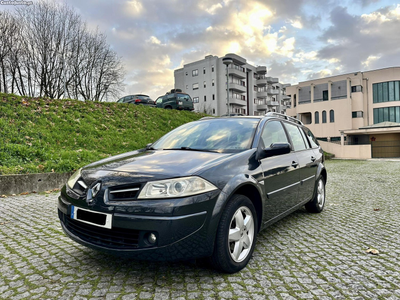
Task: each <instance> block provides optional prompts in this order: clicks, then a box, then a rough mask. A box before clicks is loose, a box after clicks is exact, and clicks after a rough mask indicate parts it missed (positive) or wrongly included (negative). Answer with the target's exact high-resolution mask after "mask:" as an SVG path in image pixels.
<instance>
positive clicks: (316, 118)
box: [314, 111, 319, 124]
mask: <svg viewBox="0 0 400 300" xmlns="http://www.w3.org/2000/svg"><path fill="white" fill-rule="evenodd" d="M314 115H315V116H314V120H315V124H319V112H318V111H316V112H315V114H314Z"/></svg>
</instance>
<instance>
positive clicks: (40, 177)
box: [0, 172, 73, 195]
mask: <svg viewBox="0 0 400 300" xmlns="http://www.w3.org/2000/svg"><path fill="white" fill-rule="evenodd" d="M72 173H73V172H68V173H42V174H17V175H2V176H0V195H13V194H21V193H32V192H36V193H40V192H45V191H48V190H54V189H58V188H61V187H62V186H63V185H64V184H65V183H66V182H67V180H68V178H69V177H70V176H71V175H72Z"/></svg>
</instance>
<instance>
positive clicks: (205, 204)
mask: <svg viewBox="0 0 400 300" xmlns="http://www.w3.org/2000/svg"><path fill="white" fill-rule="evenodd" d="M326 181H327V172H326V169H325V166H324V154H323V151H322V149H321V147H320V146H319V144H318V141H317V140H316V139H315V137H314V135H313V134H312V133H311V131H310V130H309V129H308V128H307V127H305V126H303V124H302V123H301V122H300V121H299V120H297V119H294V118H291V117H288V116H286V115H281V114H277V113H268V114H267V115H266V116H238V117H223V118H213V117H206V118H203V119H201V120H199V121H195V122H191V123H187V124H184V125H182V126H180V127H178V128H176V129H174V130H173V131H171V132H169V133H167V134H166V135H164V136H163V137H161V138H160V139H159V140H158V141H156V142H155V143H153V144H149V145H148V146H147V147H146V148H145V149H141V150H137V151H132V152H128V153H125V154H120V155H117V156H114V157H109V158H106V159H103V160H100V161H98V162H95V163H92V164H90V165H88V166H85V167H83V168H81V169H79V170H78V171H77V172H76V173H75V174H74V175H72V176H71V178H70V179H69V180H68V182H67V184H66V185H65V186H64V187H63V188H62V190H61V195H60V197H59V199H58V215H59V218H60V220H61V225H62V228H63V230H64V231H65V233H66V234H67V235H68V236H69V237H70V238H71V239H73V240H75V241H76V242H78V243H81V244H82V245H85V246H87V247H90V248H93V249H96V250H101V251H107V252H111V253H114V254H116V255H123V254H125V255H130V256H131V257H132V258H136V259H146V260H151V261H155V260H185V259H193V258H202V257H208V258H209V259H210V261H211V263H212V266H213V267H215V268H217V269H218V270H220V271H223V272H227V273H233V272H237V271H240V270H241V269H243V268H244V267H245V266H246V265H247V263H248V262H249V260H250V259H251V257H252V254H253V251H254V247H255V244H256V239H257V234H258V232H259V231H260V230H262V229H264V228H265V227H267V226H269V225H271V224H273V223H275V222H276V221H278V220H280V219H282V218H283V217H285V216H287V215H288V214H290V213H291V212H293V211H295V210H297V209H299V208H301V207H302V206H305V208H306V209H307V210H308V211H309V212H313V213H319V212H321V211H322V210H323V208H324V205H325V184H326ZM313 223H315V219H314V221H313ZM286 225H287V226H286V228H284V230H285V233H284V234H287V232H288V231H290V222H288V223H286ZM315 226H316V227H318V226H317V225H310V224H307V223H306V222H304V228H303V230H305V231H307V230H316V228H314V227H315ZM281 227H282V226H281ZM264 242H266V241H265V240H264ZM265 259H268V257H265Z"/></svg>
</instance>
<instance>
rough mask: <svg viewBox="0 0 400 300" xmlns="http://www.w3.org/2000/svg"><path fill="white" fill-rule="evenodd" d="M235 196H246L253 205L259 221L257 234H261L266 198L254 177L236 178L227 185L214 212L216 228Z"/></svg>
mask: <svg viewBox="0 0 400 300" xmlns="http://www.w3.org/2000/svg"><path fill="white" fill-rule="evenodd" d="M235 194H240V195H244V196H246V197H248V198H249V199H250V201H251V202H252V203H253V205H254V208H255V210H256V213H257V219H258V225H257V227H258V228H257V232H259V231H260V228H261V226H262V223H263V221H262V217H263V207H264V203H265V197H264V196H263V193H262V187H261V186H260V184H259V183H258V182H257V180H256V179H255V178H254V177H252V176H249V175H238V176H235V177H234V178H232V179H231V180H230V181H229V182H228V184H226V185H225V187H224V189H223V190H222V192H221V193H220V196H219V197H218V200H217V203H216V205H215V207H214V210H213V221H214V222H215V224H214V225H215V227H217V226H218V224H219V221H220V218H221V214H222V211H223V210H224V209H225V207H226V205H227V204H228V202H229V200H230V199H231V198H232V196H233V195H235Z"/></svg>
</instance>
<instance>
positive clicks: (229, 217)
mask: <svg viewBox="0 0 400 300" xmlns="http://www.w3.org/2000/svg"><path fill="white" fill-rule="evenodd" d="M257 225H258V220H257V214H256V211H255V209H254V205H253V203H252V202H251V201H250V199H249V198H247V197H246V196H244V195H234V196H233V198H232V199H231V200H230V201H229V203H228V204H227V206H226V208H225V210H224V212H223V213H222V216H221V220H220V223H219V226H218V230H217V237H216V241H215V248H214V253H213V255H212V257H211V262H212V264H213V266H214V267H215V268H216V269H218V270H220V271H223V272H226V273H235V272H238V271H240V270H241V269H243V268H244V267H245V266H246V265H247V263H248V262H249V260H250V258H251V256H252V254H253V251H254V247H255V243H256V236H257V228H258V227H257Z"/></svg>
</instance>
